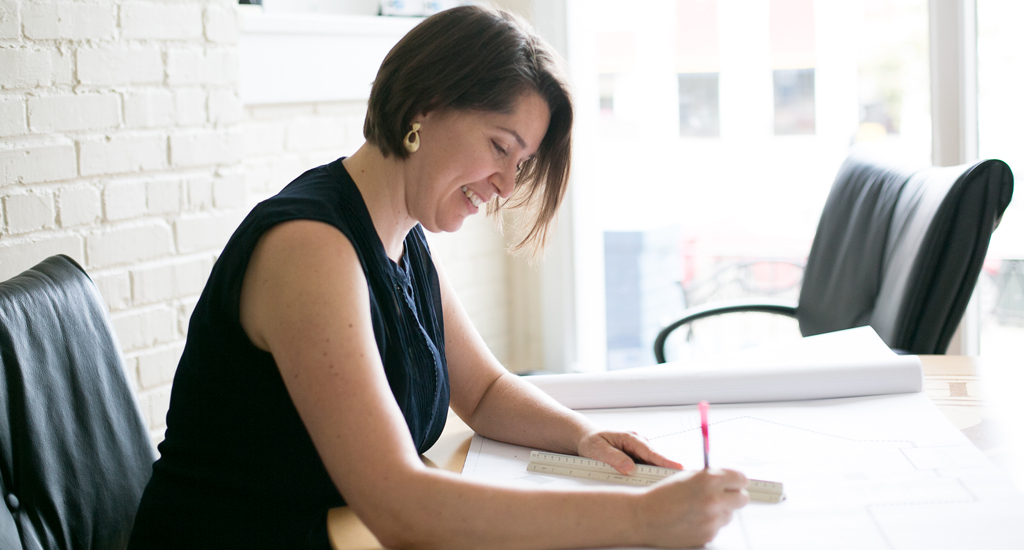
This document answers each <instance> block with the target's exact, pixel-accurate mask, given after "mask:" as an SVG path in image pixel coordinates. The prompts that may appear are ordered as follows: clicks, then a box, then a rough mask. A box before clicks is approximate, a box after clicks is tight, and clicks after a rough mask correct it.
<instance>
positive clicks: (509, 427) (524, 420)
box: [434, 258, 682, 474]
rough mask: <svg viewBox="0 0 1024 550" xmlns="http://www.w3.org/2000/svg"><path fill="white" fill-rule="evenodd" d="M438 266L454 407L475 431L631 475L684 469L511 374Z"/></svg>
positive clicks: (436, 262)
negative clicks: (638, 464) (640, 466)
mask: <svg viewBox="0 0 1024 550" xmlns="http://www.w3.org/2000/svg"><path fill="white" fill-rule="evenodd" d="M434 265H435V266H436V267H437V273H438V279H439V282H440V286H441V302H442V308H443V310H444V334H445V357H446V359H447V361H448V373H449V378H450V380H451V407H452V409H453V410H454V411H455V413H456V414H458V415H459V417H460V418H462V419H463V420H464V421H465V422H466V424H468V425H469V427H470V428H472V429H473V431H475V432H476V433H478V434H480V435H482V436H484V437H488V438H491V439H496V440H499V441H505V442H507V443H512V444H515V445H523V446H526V447H534V448H538V449H547V450H549V451H554V452H561V453H568V454H578V455H579V456H585V457H588V458H593V459H596V460H600V461H602V462H606V463H608V464H611V465H612V466H613V467H615V468H616V469H617V470H619V471H620V472H622V473H626V474H628V473H630V472H632V470H633V466H634V460H633V459H640V460H642V461H643V462H645V463H647V464H654V465H657V466H665V467H668V468H682V466H681V465H680V464H679V463H677V462H673V461H671V460H669V459H667V458H665V457H663V456H661V455H660V454H658V453H656V452H655V451H653V450H652V449H651V448H650V446H649V445H648V444H647V442H646V441H645V440H644V438H642V437H641V436H638V435H637V434H635V433H630V432H614V431H602V430H600V429H598V428H597V427H596V426H594V425H593V424H592V423H591V422H590V421H589V420H587V418H586V417H584V416H583V415H581V414H579V413H577V412H575V411H572V410H570V409H568V408H566V407H564V406H562V405H561V404H559V403H558V402H557V401H555V400H554V399H552V398H551V397H550V396H548V395H547V394H546V393H544V392H543V391H541V390H540V389H538V388H537V387H536V386H534V385H533V384H530V383H529V382H526V381H525V380H523V379H522V378H520V377H519V376H516V375H514V374H511V373H509V372H508V371H507V370H506V369H505V368H504V367H503V366H502V365H501V363H499V362H498V360H497V359H496V358H495V357H494V355H493V354H492V353H491V351H490V350H489V349H488V348H487V345H486V344H485V343H484V341H483V339H482V338H481V337H480V334H479V333H478V332H477V330H476V328H475V327H474V326H473V323H472V322H471V321H470V319H469V316H468V315H467V314H466V311H465V309H464V308H463V307H462V302H460V301H459V298H458V296H457V295H456V294H455V291H454V289H453V288H452V286H451V283H450V282H449V280H448V276H447V275H446V274H445V271H444V268H443V266H441V262H440V261H439V260H437V259H436V258H435V259H434Z"/></svg>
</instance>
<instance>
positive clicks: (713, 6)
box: [568, 0, 931, 370]
mask: <svg viewBox="0 0 1024 550" xmlns="http://www.w3.org/2000/svg"><path fill="white" fill-rule="evenodd" d="M569 8H570V9H569V11H568V13H569V17H568V31H569V36H570V52H571V55H570V71H571V75H572V78H573V81H574V82H573V83H574V86H575V88H576V92H577V105H578V113H579V124H578V126H577V136H578V137H577V152H578V154H577V156H576V158H575V159H574V171H575V176H574V178H575V183H574V190H573V193H574V202H575V203H576V204H575V208H574V216H575V217H576V220H575V236H574V239H575V245H574V246H575V247H576V252H575V260H576V264H575V265H576V267H575V269H576V272H577V274H583V273H585V274H586V276H580V275H577V277H576V279H575V280H576V283H577V287H578V290H577V294H576V296H577V298H576V302H577V304H579V305H578V306H577V310H576V311H577V319H576V322H577V326H578V328H577V330H578V336H577V337H578V339H579V344H578V349H579V350H581V357H580V358H579V361H580V363H581V364H580V365H577V366H576V368H579V369H582V370H587V369H594V368H624V367H630V366H639V365H645V364H651V363H653V362H654V357H653V352H652V351H651V349H650V348H651V343H652V342H653V340H654V336H655V335H656V334H657V331H658V329H659V328H660V327H661V326H664V324H667V323H668V322H670V321H671V320H673V319H674V317H675V316H676V315H677V314H678V313H679V312H680V311H682V309H684V308H686V307H692V306H697V305H701V304H703V303H708V302H711V301H714V300H719V299H726V298H740V297H753V296H774V297H790V298H796V296H797V295H798V292H799V286H800V277H801V267H800V266H802V264H803V263H804V261H805V260H806V257H807V253H808V251H809V250H810V244H811V241H812V239H813V237H814V232H815V229H816V228H817V224H818V218H819V216H820V213H821V209H822V206H823V205H824V202H825V199H826V197H827V196H828V193H829V190H830V188H831V185H832V181H833V179H834V177H835V174H836V172H837V170H838V168H839V166H840V164H841V163H842V161H843V160H844V159H845V158H846V156H847V155H848V154H849V151H850V148H851V146H852V145H854V144H856V143H860V142H865V141H874V142H880V143H883V144H885V146H886V147H887V148H889V149H894V150H899V151H901V154H902V155H903V156H904V157H905V158H907V159H908V161H910V162H918V163H921V164H925V163H928V162H929V161H930V155H931V118H930V100H929V57H928V3H927V0H854V1H850V2H820V1H819V2H815V1H813V0H771V1H769V0H759V1H750V2H732V1H726V0H649V1H647V2H642V3H625V2H617V1H611V0H594V1H590V2H582V1H578V0H577V1H576V2H572V1H570V3H569ZM611 36H620V37H621V36H632V37H633V41H632V42H631V44H630V46H629V48H630V50H629V51H631V52H632V55H631V56H630V58H631V59H632V63H631V65H630V70H629V71H628V72H614V73H612V72H611V71H608V70H606V69H605V68H604V67H607V66H608V59H610V57H611V54H610V52H609V49H608V47H607V45H608V44H610V43H612V41H610V40H609V37H611ZM624 43H625V41H621V42H620V44H624ZM623 51H625V48H624V50H623ZM609 74H614V77H613V78H614V85H612V84H610V81H611V78H610V77H608V76H607V75H609ZM627 75H628V76H627ZM609 115H611V116H612V117H613V118H611V119H610V118H609ZM609 120H614V122H613V124H611V125H609V124H605V123H607V122H608V121H609ZM610 129H611V131H609V130H610ZM666 235H667V236H666ZM658 254H664V255H666V256H668V257H669V259H670V260H671V261H669V260H664V261H657V262H656V261H653V260H652V258H655V257H658ZM606 283H607V284H606ZM631 300H632V301H634V302H635V303H637V304H640V306H639V308H636V307H633V308H629V307H625V306H626V301H631ZM606 312H607V315H606ZM723 325H725V326H723ZM630 331H632V332H630ZM678 332H679V333H682V332H683V331H678ZM788 337H792V338H796V337H799V331H798V329H797V327H796V324H795V322H792V321H788V320H786V319H780V318H771V317H768V316H765V315H761V314H749V315H747V314H744V315H739V316H729V318H720V319H708V320H704V321H701V322H698V323H695V324H694V326H693V330H692V331H691V332H690V334H680V336H679V338H676V341H675V342H671V341H670V342H669V356H670V358H671V357H673V356H674V357H676V358H685V357H698V356H701V355H704V354H710V353H716V352H719V351H723V350H728V349H736V348H737V347H744V346H751V345H757V344H761V343H765V342H768V341H772V340H775V339H778V338H788ZM593 349H600V350H602V353H593V352H591V351H590V350H593ZM587 353H589V354H590V355H586V354H587Z"/></svg>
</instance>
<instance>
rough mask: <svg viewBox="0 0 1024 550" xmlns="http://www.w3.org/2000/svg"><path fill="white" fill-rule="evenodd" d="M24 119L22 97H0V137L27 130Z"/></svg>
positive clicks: (15, 134)
mask: <svg viewBox="0 0 1024 550" xmlns="http://www.w3.org/2000/svg"><path fill="white" fill-rule="evenodd" d="M0 9H2V8H0ZM25 121H26V116H25V101H24V100H23V99H21V98H20V97H16V98H8V97H0V137H3V136H17V135H20V134H24V133H25V132H27V131H28V125H27V124H26V122H25Z"/></svg>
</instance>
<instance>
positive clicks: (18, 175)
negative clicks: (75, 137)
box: [0, 143, 77, 185]
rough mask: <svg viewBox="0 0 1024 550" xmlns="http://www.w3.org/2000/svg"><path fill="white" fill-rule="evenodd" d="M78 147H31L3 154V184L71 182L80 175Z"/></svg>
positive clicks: (0, 162) (0, 163)
mask: <svg viewBox="0 0 1024 550" xmlns="http://www.w3.org/2000/svg"><path fill="white" fill-rule="evenodd" d="M76 173H77V172H76V167H75V146H74V145H71V144H70V143H65V144H56V145H30V146H23V147H19V148H17V149H11V150H8V151H0V175H2V177H3V180H2V181H3V184H4V185H8V184H12V183H41V182H47V181H60V180H66V179H71V178H73V177H75V174H76Z"/></svg>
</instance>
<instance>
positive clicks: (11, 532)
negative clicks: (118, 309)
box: [0, 256, 155, 550]
mask: <svg viewBox="0 0 1024 550" xmlns="http://www.w3.org/2000/svg"><path fill="white" fill-rule="evenodd" d="M154 459H155V454H154V452H153V448H152V445H151V443H150V440H149V435H148V433H147V431H146V428H145V426H144V425H143V423H142V417H141V415H140V414H139V408H138V404H137V402H136V400H135V397H134V395H133V393H132V388H131V385H130V383H129V381H128V378H127V374H126V372H125V368H124V363H123V362H122V359H121V352H120V348H119V347H118V345H117V341H116V339H115V337H114V334H113V332H112V330H111V327H110V322H109V320H108V318H107V313H106V307H105V305H104V303H103V301H102V300H101V298H100V295H99V293H98V292H97V290H96V287H95V286H94V285H93V283H92V280H90V279H89V277H88V276H87V275H86V274H85V271H84V270H83V269H82V268H81V267H80V266H79V265H78V264H77V263H75V261H74V260H72V259H71V258H68V257H67V256H53V257H51V258H48V259H46V260H44V261H43V262H41V263H40V264H38V265H36V266H35V267H33V268H32V269H29V270H28V271H25V272H24V273H22V274H20V275H18V276H16V277H14V278H12V279H10V280H8V281H5V282H3V283H0V494H2V498H3V500H4V502H3V503H2V504H0V548H2V549H4V550H50V549H54V550H56V549H61V550H63V549H67V550H71V549H75V550H80V549H81V550H87V549H94V550H115V549H118V550H119V549H123V548H125V547H126V546H127V544H128V535H129V534H130V533H131V528H132V522H133V520H134V518H135V511H136V508H137V507H138V505H139V499H140V498H141V497H142V490H143V489H144V488H145V486H146V483H147V482H148V481H149V477H150V474H151V473H152V465H153V461H154Z"/></svg>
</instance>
